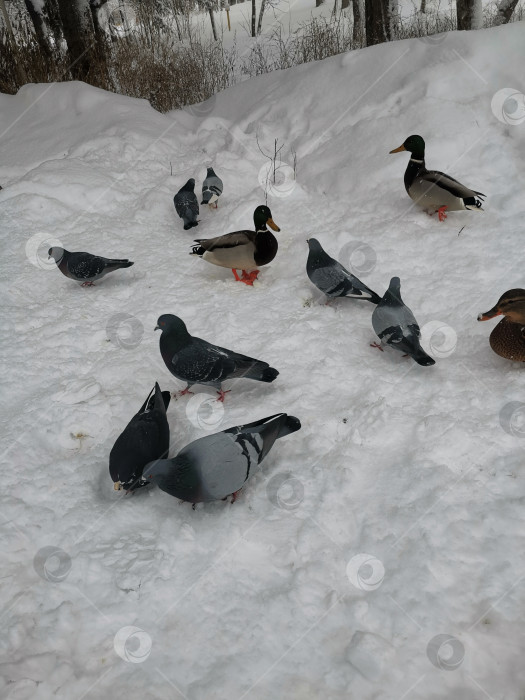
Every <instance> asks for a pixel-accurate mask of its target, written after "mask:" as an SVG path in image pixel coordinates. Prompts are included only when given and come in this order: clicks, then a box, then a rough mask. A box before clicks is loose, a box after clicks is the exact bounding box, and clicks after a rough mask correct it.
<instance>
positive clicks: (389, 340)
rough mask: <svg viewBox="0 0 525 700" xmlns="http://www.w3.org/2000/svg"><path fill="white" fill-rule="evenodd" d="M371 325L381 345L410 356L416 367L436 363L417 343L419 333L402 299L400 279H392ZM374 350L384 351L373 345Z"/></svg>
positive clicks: (415, 322) (376, 309)
mask: <svg viewBox="0 0 525 700" xmlns="http://www.w3.org/2000/svg"><path fill="white" fill-rule="evenodd" d="M372 326H373V327H374V331H375V332H376V333H377V335H378V336H379V338H380V339H381V342H382V343H383V342H384V343H386V344H387V345H390V346H391V347H393V348H395V349H396V350H400V351H401V352H404V353H406V354H407V355H410V357H412V358H413V359H414V360H415V361H416V362H417V363H418V365H423V366H425V367H427V366H429V365H435V364H436V361H435V360H433V359H432V358H431V357H430V356H429V355H427V353H426V352H425V351H424V350H423V348H422V347H421V345H420V344H419V336H420V335H421V331H420V330H419V326H418V324H417V321H416V319H415V318H414V314H413V313H412V311H411V310H410V309H409V308H408V306H405V304H404V303H403V300H402V299H401V282H400V280H399V277H392V279H391V280H390V286H389V287H388V289H387V291H386V292H385V295H384V297H383V298H382V299H381V301H380V302H379V304H378V305H377V306H376V308H375V309H374V313H373V314H372ZM373 347H378V348H380V349H381V350H382V349H383V348H382V347H381V346H380V345H376V344H375V345H374V346H373Z"/></svg>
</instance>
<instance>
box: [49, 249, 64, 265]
mask: <svg viewBox="0 0 525 700" xmlns="http://www.w3.org/2000/svg"><path fill="white" fill-rule="evenodd" d="M65 252H66V251H65V250H64V248H60V247H59V246H54V247H53V248H50V249H49V250H48V251H47V255H48V258H47V259H48V260H49V258H53V260H54V261H55V262H56V263H59V262H60V261H61V260H62V258H63V257H64V253H65Z"/></svg>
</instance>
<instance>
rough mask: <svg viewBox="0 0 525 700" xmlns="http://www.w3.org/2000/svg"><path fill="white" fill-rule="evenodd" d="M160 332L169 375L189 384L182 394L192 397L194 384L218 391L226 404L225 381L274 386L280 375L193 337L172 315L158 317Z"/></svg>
mask: <svg viewBox="0 0 525 700" xmlns="http://www.w3.org/2000/svg"><path fill="white" fill-rule="evenodd" d="M157 329H160V330H161V331H162V334H161V336H160V354H161V355H162V359H163V360H164V362H165V363H166V367H167V368H168V369H169V371H170V372H171V373H172V374H173V375H174V376H175V377H177V379H182V380H183V381H185V382H187V387H186V388H185V389H184V391H183V392H182V393H183V394H186V393H190V392H189V390H190V387H192V386H193V385H194V384H207V385H208V386H212V387H214V388H215V389H217V392H218V394H219V399H218V400H219V401H224V394H225V393H227V392H224V391H222V389H221V384H222V382H224V381H226V379H233V378H238V377H245V378H246V379H255V380H257V381H259V382H273V380H274V379H275V378H276V377H277V375H278V374H279V372H278V371H277V370H276V369H274V368H273V367H270V365H269V364H268V363H267V362H261V361H260V360H254V359H253V358H252V357H246V355H239V354H238V353H236V352H233V351H232V350H225V349H224V348H220V347H218V346H217V345H212V344H211V343H208V342H206V341H205V340H201V338H194V337H192V336H191V335H190V334H189V333H188V331H187V329H186V325H185V323H184V321H182V319H180V318H178V316H174V315H173V314H164V315H162V316H160V317H159V319H158V321H157V326H156V327H155V330H157Z"/></svg>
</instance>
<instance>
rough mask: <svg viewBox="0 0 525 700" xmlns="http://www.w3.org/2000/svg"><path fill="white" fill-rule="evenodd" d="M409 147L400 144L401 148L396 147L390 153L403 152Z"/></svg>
mask: <svg viewBox="0 0 525 700" xmlns="http://www.w3.org/2000/svg"><path fill="white" fill-rule="evenodd" d="M406 150H407V149H406V148H405V147H404V146H399V148H394V150H393V151H390V153H401V151H406Z"/></svg>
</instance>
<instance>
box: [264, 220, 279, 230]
mask: <svg viewBox="0 0 525 700" xmlns="http://www.w3.org/2000/svg"><path fill="white" fill-rule="evenodd" d="M266 223H267V224H268V226H269V227H270V228H271V229H273V230H274V231H280V230H281V229H280V228H279V227H278V226H277V224H276V223H275V221H274V220H273V219H272V217H270V218H269V219H268V221H267V222H266Z"/></svg>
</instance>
